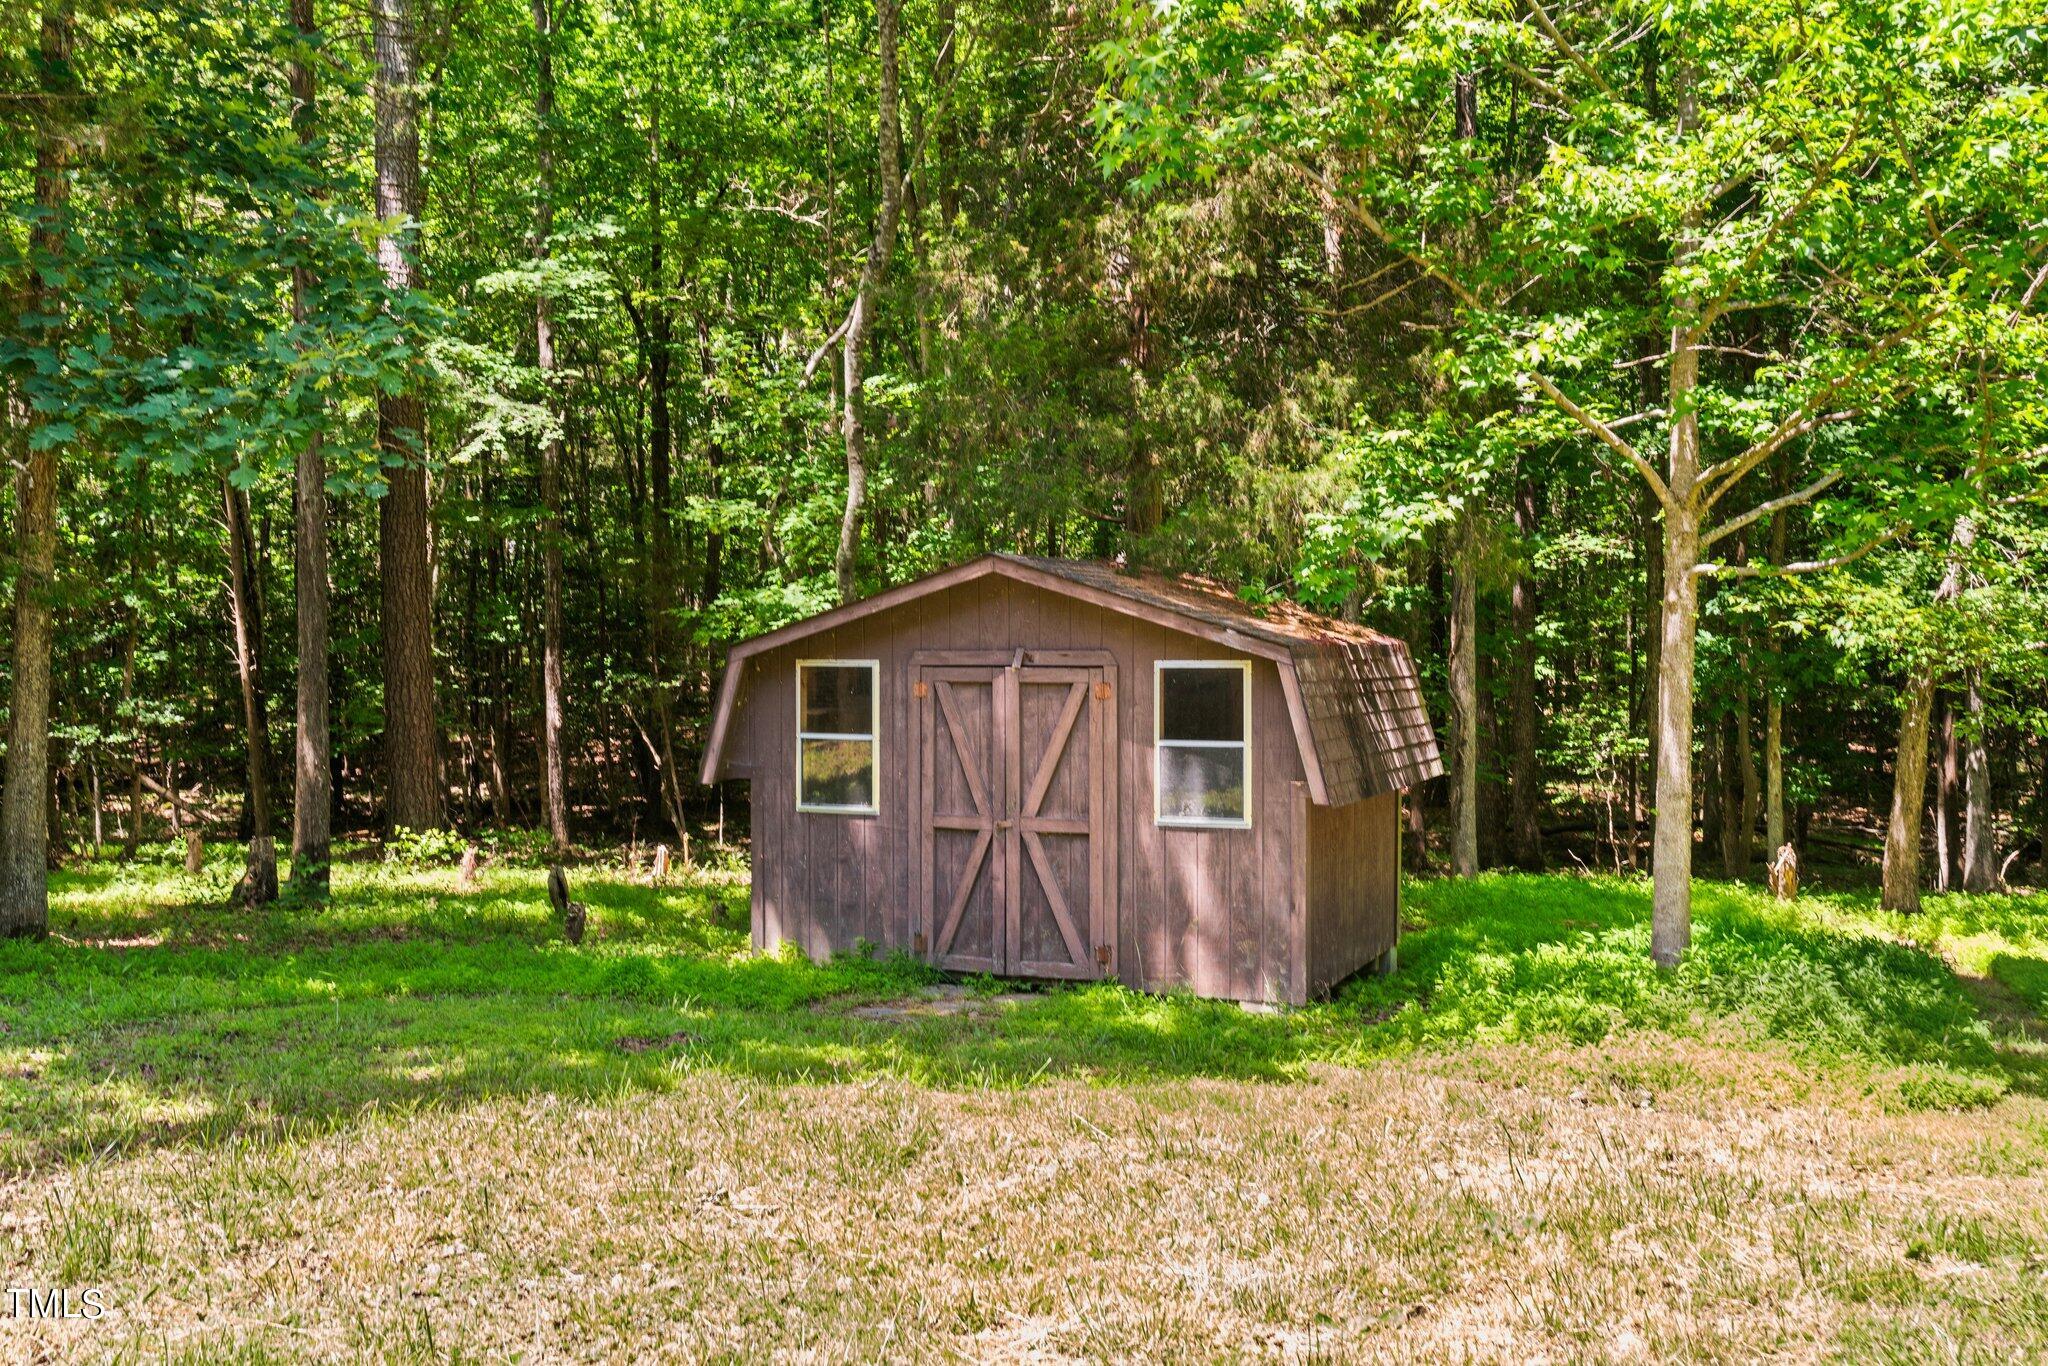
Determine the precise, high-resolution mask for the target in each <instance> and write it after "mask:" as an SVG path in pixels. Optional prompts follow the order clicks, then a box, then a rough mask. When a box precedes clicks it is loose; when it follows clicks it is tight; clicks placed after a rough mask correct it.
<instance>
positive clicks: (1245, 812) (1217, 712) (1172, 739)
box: [1152, 659, 1252, 829]
mask: <svg viewBox="0 0 2048 1366" xmlns="http://www.w3.org/2000/svg"><path fill="white" fill-rule="evenodd" d="M1152 684H1153V686H1152V791H1153V800H1154V803H1155V805H1154V808H1153V810H1154V815H1155V816H1156V818H1157V819H1158V821H1159V823H1160V824H1161V825H1220V826H1231V827H1235V828H1240V829H1241V828H1243V827H1245V826H1248V825H1250V824H1251V823H1252V805H1251V798H1252V666H1251V663H1250V661H1248V660H1241V659H1162V660H1160V661H1159V663H1158V664H1157V665H1156V666H1155V667H1154V669H1153V675H1152Z"/></svg>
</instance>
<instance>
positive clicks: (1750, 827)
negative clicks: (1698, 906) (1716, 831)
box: [1728, 684, 1764, 878]
mask: <svg viewBox="0 0 2048 1366" xmlns="http://www.w3.org/2000/svg"><path fill="white" fill-rule="evenodd" d="M1736 708H1737V710H1736V713H1735V766H1736V773H1735V778H1736V785H1737V787H1738V789H1739V790H1740V793H1741V796H1740V800H1739V801H1738V803H1737V822H1736V829H1737V832H1738V833H1737V837H1736V842H1735V850H1734V852H1735V862H1734V866H1733V867H1731V868H1730V869H1729V870H1728V876H1729V877H1731V878H1740V877H1746V876H1748V874H1749V865H1750V861H1751V859H1752V858H1753V857H1754V856H1755V854H1756V818H1757V815H1758V813H1759V812H1761V811H1762V810H1763V805H1764V793H1763V784H1762V781H1761V780H1760V779H1759V778H1758V776H1757V771H1756V741H1755V734H1754V730H1753V727H1752V724H1751V720H1750V713H1749V686H1748V685H1747V684H1744V685H1743V686H1742V688H1741V689H1740V690H1739V691H1738V693H1737V698H1736Z"/></svg>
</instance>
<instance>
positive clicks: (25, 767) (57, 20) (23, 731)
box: [0, 0, 77, 937]
mask: <svg viewBox="0 0 2048 1366" xmlns="http://www.w3.org/2000/svg"><path fill="white" fill-rule="evenodd" d="M73 37H74V28H73V23H72V8H71V3H70V0H48V2H47V3H46V4H45V5H44V7H43V15H42V29H41V34H40V37H39V46H40V53H39V56H40V61H39V62H38V63H37V69H38V72H39V77H40V86H41V90H40V93H41V95H42V97H43V98H42V100H41V101H40V105H39V108H38V110H37V116H36V168H35V196H36V207H37V208H38V210H40V213H39V214H38V216H37V218H36V221H35V223H34V225H33V226H32V227H31V229H30V231H29V254H30V259H31V261H33V262H34V263H35V266H36V269H35V270H32V271H31V272H30V273H29V279H30V281H31V282H32V283H31V284H30V286H29V293H30V300H29V307H28V310H27V311H29V312H31V313H35V314H39V315H41V316H42V317H44V318H45V319H54V318H56V317H57V316H58V315H59V312H60V310H61V309H62V308H63V306H64V301H63V299H62V297H61V295H60V294H59V292H58V290H57V289H55V288H54V287H52V286H49V285H44V284H42V283H40V281H42V280H44V279H56V278H58V276H59V273H60V271H61V269H62V258H63V255H64V248H65V232H66V228H65V224H64V221H63V220H64V216H65V211H66V208H67V207H68V201H69V199H70V181H69V180H68V179H67V178H66V175H65V169H64V163H65V160H66V156H67V153H68V151H69V139H68V137H67V136H66V133H65V124H66V123H67V122H68V121H69V120H70V119H71V117H72V116H73V112H74V111H73V109H72V107H71V103H72V102H71V100H70V98H69V97H70V96H71V95H72V93H73V92H74V91H75V89H76V85H77V82H76V80H75V79H74V76H73V72H72V69H71V47H72V41H73ZM62 326H63V324H62V322H61V321H46V322H45V323H44V324H43V326H42V328H41V336H40V337H38V338H37V340H38V341H39V342H40V343H41V344H43V345H46V346H53V347H54V346H56V345H58V344H59V342H60V341H61V337H60V330H61V328H62ZM21 416H22V417H23V419H24V423H23V425H27V426H29V427H30V433H31V435H30V442H29V446H30V449H29V450H28V452H27V454H26V455H25V456H24V457H23V458H22V459H21V460H20V461H19V462H18V464H17V466H16V473H15V480H14V491H15V499H16V504H17V511H16V520H15V532H14V539H15V546H16V566H17V569H16V578H15V583H14V695H13V698H12V699H11V702H10V705H9V707H8V717H7V777H6V782H5V785H4V787H0V937H13V936H24V935H25V936H35V937H40V936H42V935H44V934H47V933H49V928H50V897H49V885H48V875H49V857H50V844H49V841H50V825H49V820H50V815H49V809H50V808H49V790H50V638H51V633H52V624H51V617H50V607H51V603H50V599H51V594H52V591H53V589H54V587H55V579H56V576H57V446H56V444H55V443H39V442H37V441H36V440H35V439H34V437H35V433H36V430H37V427H38V426H39V425H40V424H37V423H36V420H35V418H34V417H33V416H31V415H29V414H22V415H21Z"/></svg>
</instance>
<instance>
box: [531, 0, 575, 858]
mask: <svg viewBox="0 0 2048 1366" xmlns="http://www.w3.org/2000/svg"><path fill="white" fill-rule="evenodd" d="M548 4H549V0H533V35H534V45H535V49H536V53H535V55H536V59H537V67H538V70H537V72H536V77H535V82H534V95H533V118H534V126H535V130H536V131H535V140H536V143H537V145H536V148H535V152H536V160H537V161H538V162H539V170H540V185H539V200H540V202H539V204H538V205H537V206H536V207H535V210H534V217H535V221H534V233H533V236H534V246H533V252H534V256H535V257H536V258H537V259H539V260H541V261H545V260H547V258H548V250H549V239H550V238H551V237H552V236H553V235H554V228H555V137H554V117H555V62H554V36H555V27H554V17H553V16H552V15H551V14H550V13H549V8H548ZM548 303H549V300H548V285H547V281H546V280H545V279H543V280H542V281H541V285H540V291H539V297H538V298H536V299H535V301H534V306H533V341H534V364H535V366H536V367H537V368H538V369H539V370H540V377H541V384H542V386H543V388H544V389H546V390H547V391H548V393H547V397H548V402H549V403H551V404H552V403H553V402H554V394H553V390H552V385H553V382H554V369H555V333H554V325H553V319H552V318H550V317H549V314H548ZM560 416H561V415H560V413H559V412H557V413H556V418H557V420H558V421H559V420H560ZM540 503H541V664H540V679H541V683H540V693H541V729H540V760H541V764H540V766H541V784H540V801H541V816H542V819H543V821H545V823H546V825H547V829H548V841H549V843H550V844H551V845H552V846H553V847H554V852H555V854H556V856H557V857H559V856H561V855H563V854H566V853H567V852H568V850H569V798H568V791H567V783H566V781H565V777H566V773H565V769H564V765H563V761H562V716H563V707H562V437H561V433H560V432H559V430H558V431H556V432H555V433H553V434H551V435H550V436H549V437H548V439H547V440H546V441H544V442H542V443H541V450H540Z"/></svg>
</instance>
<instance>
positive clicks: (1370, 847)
mask: <svg viewBox="0 0 2048 1366" xmlns="http://www.w3.org/2000/svg"><path fill="white" fill-rule="evenodd" d="M1305 811H1306V814H1307V817H1308V841H1307V850H1308V898H1307V903H1306V905H1307V911H1308V925H1307V929H1308V979H1309V980H1308V994H1309V995H1311V996H1320V995H1322V994H1324V993H1325V992H1327V991H1329V989H1330V988H1331V987H1333V986H1335V985H1336V984H1337V983H1339V982H1341V981H1343V980H1344V979H1345V978H1346V977H1349V976H1351V974H1353V973H1354V972H1357V971H1358V970H1359V969H1360V968H1362V967H1364V966H1366V964H1368V963H1370V962H1372V961H1373V960H1374V959H1375V958H1378V957H1379V956H1380V955H1381V954H1383V953H1385V952H1386V951H1387V950H1388V949H1390V948H1393V947H1394V945H1395V943H1396V942H1397V941H1398V940H1399V938H1400V933H1401V926H1400V917H1401V865H1400V857H1401V829H1400V825H1401V815H1400V812H1401V799H1400V798H1399V797H1398V796H1396V795H1395V794H1393V793H1391V792H1389V793H1384V794H1382V795H1380V796H1377V797H1367V798H1364V799H1363V800H1361V801H1355V802H1350V803H1348V804H1346V805H1344V806H1308V807H1306V808H1305Z"/></svg>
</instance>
